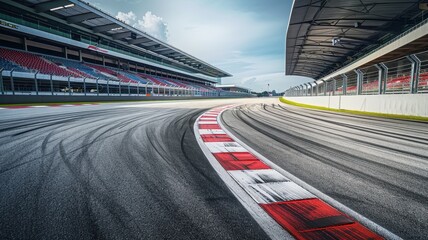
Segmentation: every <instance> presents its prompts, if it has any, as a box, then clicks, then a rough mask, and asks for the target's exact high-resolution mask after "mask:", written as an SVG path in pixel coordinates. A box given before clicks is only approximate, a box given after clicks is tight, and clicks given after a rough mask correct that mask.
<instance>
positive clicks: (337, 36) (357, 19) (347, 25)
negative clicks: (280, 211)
mask: <svg viewBox="0 0 428 240" xmlns="http://www.w3.org/2000/svg"><path fill="white" fill-rule="evenodd" d="M420 2H422V1H416V0H387V1H382V0H370V1H367V0H342V1H339V0H334V1H333V0H330V1H329V0H320V1H317V0H298V1H295V2H294V6H293V9H292V13H291V17H290V22H289V28H288V32H287V42H286V45H287V46H286V66H285V73H286V75H301V76H307V77H311V78H314V79H320V78H321V77H323V76H325V75H327V74H328V73H331V72H333V71H335V70H336V69H338V68H340V67H342V66H344V65H346V64H347V63H349V62H351V61H352V60H354V59H357V58H358V57H359V56H361V55H363V54H364V53H366V52H368V51H370V50H372V49H374V48H376V47H378V46H379V45H381V44H382V43H384V42H386V41H387V40H389V39H391V38H392V37H394V36H396V35H398V34H399V33H401V32H403V31H404V30H405V29H407V28H409V27H411V26H413V25H415V24H416V23H418V22H419V21H420V20H419V18H418V16H420V15H421V12H422V10H420V9H419V3H420Z"/></svg>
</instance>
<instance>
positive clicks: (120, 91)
mask: <svg viewBox="0 0 428 240" xmlns="http://www.w3.org/2000/svg"><path fill="white" fill-rule="evenodd" d="M119 96H122V81H119Z"/></svg>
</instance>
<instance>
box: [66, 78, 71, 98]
mask: <svg viewBox="0 0 428 240" xmlns="http://www.w3.org/2000/svg"><path fill="white" fill-rule="evenodd" d="M70 78H71V77H70V76H68V78H67V82H68V95H70V96H71V83H70Z"/></svg>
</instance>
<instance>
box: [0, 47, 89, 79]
mask: <svg viewBox="0 0 428 240" xmlns="http://www.w3.org/2000/svg"><path fill="white" fill-rule="evenodd" d="M0 57H1V58H3V59H5V60H7V61H9V62H12V64H17V65H19V66H21V67H24V68H26V69H27V70H30V71H31V70H33V71H39V72H40V73H43V74H53V75H57V76H72V77H82V76H81V75H79V74H77V73H75V72H73V71H69V70H68V69H67V68H61V67H59V66H58V65H56V64H54V63H52V62H50V61H49V60H47V59H44V58H42V57H40V56H38V55H35V54H32V53H28V52H22V51H16V50H11V49H5V48H0Z"/></svg>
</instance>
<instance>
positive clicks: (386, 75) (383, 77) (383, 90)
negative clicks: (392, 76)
mask: <svg viewBox="0 0 428 240" xmlns="http://www.w3.org/2000/svg"><path fill="white" fill-rule="evenodd" d="M379 66H380V67H381V68H382V69H383V76H382V79H383V81H382V94H385V93H386V83H387V81H388V71H389V70H388V67H387V66H386V65H385V64H384V63H379Z"/></svg>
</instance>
